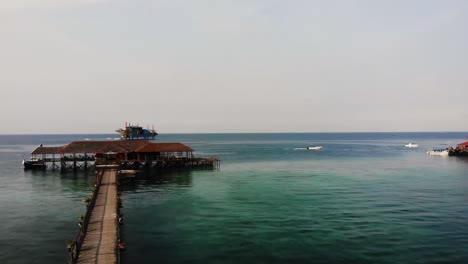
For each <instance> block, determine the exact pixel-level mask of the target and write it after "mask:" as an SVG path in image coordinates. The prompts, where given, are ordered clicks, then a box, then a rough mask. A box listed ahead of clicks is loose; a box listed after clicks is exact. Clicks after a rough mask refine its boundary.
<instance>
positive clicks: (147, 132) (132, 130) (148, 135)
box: [115, 123, 158, 140]
mask: <svg viewBox="0 0 468 264" xmlns="http://www.w3.org/2000/svg"><path fill="white" fill-rule="evenodd" d="M115 131H116V132H117V133H119V134H120V135H121V139H153V140H154V138H155V137H156V136H157V135H158V133H157V132H156V130H154V126H153V129H149V128H148V129H144V128H143V127H141V126H139V125H136V126H132V125H130V124H127V123H125V129H123V128H119V129H117V130H115Z"/></svg>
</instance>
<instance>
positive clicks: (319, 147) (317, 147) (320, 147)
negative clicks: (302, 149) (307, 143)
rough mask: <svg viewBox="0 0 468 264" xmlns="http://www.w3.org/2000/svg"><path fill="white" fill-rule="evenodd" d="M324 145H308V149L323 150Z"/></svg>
mask: <svg viewBox="0 0 468 264" xmlns="http://www.w3.org/2000/svg"><path fill="white" fill-rule="evenodd" d="M322 148H323V147H322V146H316V147H307V149H308V150H315V151H317V150H321V149H322Z"/></svg>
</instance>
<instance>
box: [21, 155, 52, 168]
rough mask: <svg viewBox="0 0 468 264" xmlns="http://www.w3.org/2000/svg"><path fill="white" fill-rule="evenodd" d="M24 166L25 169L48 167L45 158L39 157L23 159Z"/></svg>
mask: <svg viewBox="0 0 468 264" xmlns="http://www.w3.org/2000/svg"><path fill="white" fill-rule="evenodd" d="M23 166H24V169H25V170H43V169H45V168H46V167H47V166H46V164H45V162H44V160H41V159H38V158H31V159H30V160H24V159H23Z"/></svg>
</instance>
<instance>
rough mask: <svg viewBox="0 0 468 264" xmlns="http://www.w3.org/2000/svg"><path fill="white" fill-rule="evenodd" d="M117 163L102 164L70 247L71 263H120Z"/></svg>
mask: <svg viewBox="0 0 468 264" xmlns="http://www.w3.org/2000/svg"><path fill="white" fill-rule="evenodd" d="M117 169H118V166H115V165H104V166H100V167H98V174H97V175H98V176H97V179H98V182H97V185H96V189H95V191H94V192H93V197H92V198H91V201H90V202H89V204H88V206H87V212H86V216H85V218H84V221H83V222H82V223H80V231H79V233H78V236H77V238H76V239H75V241H74V243H73V244H72V245H71V246H70V247H69V258H68V262H69V263H70V264H74V263H93V264H94V263H110V264H112V263H119V255H120V254H119V226H118V225H119V223H118V221H119V220H118V218H119V206H118V203H119V201H118V200H119V198H118V192H117V185H118V184H117V181H118V178H117Z"/></svg>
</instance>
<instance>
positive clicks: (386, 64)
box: [0, 0, 468, 134]
mask: <svg viewBox="0 0 468 264" xmlns="http://www.w3.org/2000/svg"><path fill="white" fill-rule="evenodd" d="M467 84H468V2H467V1H464V0H460V1H457V0H448V1H435V0H433V1H431V0H381V1H374V0H355V1H353V0H341V1H338V0H323V1H319V0H317V1H314V0H288V1H284V0H196V1H195V0H190V1H189V0H15V1H1V2H0V89H1V96H0V122H1V125H0V134H60V133H112V132H114V130H115V129H117V128H119V127H123V126H124V124H125V122H130V123H132V124H139V125H142V126H144V127H146V126H147V125H149V126H150V127H151V126H153V125H154V126H155V128H156V129H157V130H158V132H159V133H238V132H384V131H385V132H387V131H388V132H404V131H468V123H467V120H468V104H467V98H468V86H467Z"/></svg>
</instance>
